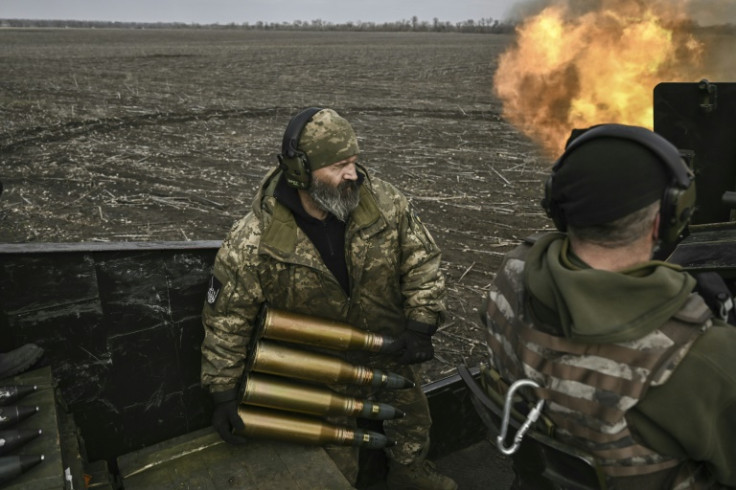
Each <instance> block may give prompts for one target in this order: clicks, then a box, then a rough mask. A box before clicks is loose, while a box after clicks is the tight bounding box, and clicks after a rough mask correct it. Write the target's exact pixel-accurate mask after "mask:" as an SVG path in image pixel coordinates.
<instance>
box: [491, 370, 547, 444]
mask: <svg viewBox="0 0 736 490" xmlns="http://www.w3.org/2000/svg"><path fill="white" fill-rule="evenodd" d="M523 386H533V387H534V388H540V386H539V384H538V383H537V382H536V381H533V380H531V379H520V380H517V381H515V382H514V383H513V384H512V385H511V387H510V388H509V391H508V393H506V401H505V402H504V406H503V422H502V423H501V433H500V434H499V436H498V437H496V447H497V448H498V450H499V451H501V452H502V453H503V454H505V455H507V456H510V455H512V454H514V453H515V452H516V451H517V450H518V449H519V445H520V444H521V440H522V439H523V438H524V434H526V432H527V431H528V430H529V427H531V426H532V424H533V423H534V422H536V421H537V419H538V418H539V416H540V415H541V413H542V406H543V405H544V400H539V401H538V402H537V404H536V405H535V406H534V408H533V409H531V410H530V411H529V414H528V415H527V416H526V420H525V421H524V423H523V424H522V425H521V427H519V430H518V431H517V432H516V435H515V436H514V442H513V444H511V446H510V447H506V446H505V445H504V439H506V432H507V431H508V428H509V417H510V415H511V406H512V405H513V403H514V402H513V397H514V392H515V391H516V390H518V389H519V388H521V387H523Z"/></svg>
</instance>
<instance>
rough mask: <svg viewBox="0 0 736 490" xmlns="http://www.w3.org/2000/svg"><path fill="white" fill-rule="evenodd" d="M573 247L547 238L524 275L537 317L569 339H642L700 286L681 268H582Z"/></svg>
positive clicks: (531, 256)
mask: <svg viewBox="0 0 736 490" xmlns="http://www.w3.org/2000/svg"><path fill="white" fill-rule="evenodd" d="M568 246H569V242H568V240H567V238H566V237H565V236H564V235H562V234H557V233H553V234H550V235H546V236H544V237H543V238H541V239H540V240H538V241H537V242H536V243H535V244H534V246H533V247H532V248H531V250H530V251H529V255H528V257H527V264H526V267H525V274H524V282H525V286H526V288H527V291H528V292H529V297H530V298H529V301H530V307H531V312H532V314H533V315H534V316H535V317H536V319H537V320H540V321H541V322H543V323H544V324H546V325H549V326H550V327H551V328H553V329H554V330H557V331H560V332H561V333H563V334H564V335H565V336H566V337H568V338H573V339H576V340H578V341H581V342H591V343H593V342H594V343H609V342H624V341H627V340H631V339H635V338H639V337H641V336H643V335H645V334H647V333H649V332H651V331H653V330H654V329H656V328H659V327H660V326H661V325H662V324H663V323H664V322H665V321H667V320H668V319H669V318H670V317H671V316H672V315H674V314H675V313H676V312H677V311H678V310H679V309H680V307H681V306H682V305H683V304H684V303H685V301H686V300H687V298H688V296H689V295H690V293H691V292H692V290H693V288H694V286H695V279H694V278H693V277H692V276H690V275H689V274H683V273H682V271H681V269H680V268H679V267H678V266H675V265H672V264H666V263H664V262H659V261H651V262H647V263H645V264H642V265H640V266H637V267H633V268H630V269H626V270H624V271H621V272H609V271H602V270H597V269H592V268H589V267H585V266H578V265H576V264H575V261H574V259H573V260H571V257H572V255H571V252H570V251H569V249H568ZM616 298H620V299H621V301H612V300H615V299H616Z"/></svg>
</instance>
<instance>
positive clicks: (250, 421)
mask: <svg viewBox="0 0 736 490" xmlns="http://www.w3.org/2000/svg"><path fill="white" fill-rule="evenodd" d="M238 416H239V417H240V419H241V420H242V421H243V424H244V425H245V429H244V430H242V431H237V432H236V433H237V434H239V435H243V436H245V437H253V438H258V439H274V440H278V441H288V442H297V443H300V444H309V445H327V444H330V445H338V446H362V447H370V448H383V447H388V446H389V445H391V444H392V442H390V441H389V440H388V439H387V438H386V436H384V435H383V434H379V433H377V432H370V431H362V430H361V431H357V430H353V429H350V428H347V427H340V426H336V425H332V424H328V423H327V422H324V421H323V420H321V419H318V418H314V417H307V416H304V415H297V414H293V413H287V412H280V411H277V410H269V409H264V408H259V407H253V406H250V405H240V407H238Z"/></svg>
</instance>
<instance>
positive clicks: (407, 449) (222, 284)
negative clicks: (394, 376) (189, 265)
mask: <svg viewBox="0 0 736 490" xmlns="http://www.w3.org/2000/svg"><path fill="white" fill-rule="evenodd" d="M358 156H359V151H358V141H357V138H356V136H355V133H354V131H353V128H352V127H351V125H350V123H349V122H348V121H347V120H346V119H344V118H343V117H341V116H340V115H338V114H337V113H336V112H335V111H334V110H331V109H321V108H310V109H306V110H305V111H302V112H301V113H299V114H297V115H296V116H295V117H294V118H293V119H292V120H291V121H290V123H289V125H288V126H287V129H286V132H285V134H284V140H283V145H282V153H281V154H280V155H279V162H280V163H279V166H278V167H277V168H275V169H273V170H272V171H270V172H269V173H268V174H267V175H266V176H265V178H264V179H263V181H262V183H261V185H260V189H259V191H258V193H257V195H256V197H255V199H254V200H253V205H252V210H251V212H250V213H248V215H247V216H245V217H244V218H243V219H241V220H240V221H238V222H237V223H236V224H235V226H234V227H233V228H232V230H231V231H230V233H229V234H228V236H227V237H226V238H225V240H224V241H223V244H222V247H221V249H220V250H219V252H218V254H217V258H216V261H215V266H214V274H213V277H212V283H211V285H210V294H209V295H208V298H207V302H206V304H205V307H204V311H203V323H204V328H205V338H204V342H203V344H202V355H203V358H202V383H203V384H204V385H205V386H206V387H208V388H209V390H210V393H211V394H212V398H213V400H214V402H215V409H214V415H213V425H214V427H215V428H216V429H217V431H218V432H219V433H220V435H221V436H222V437H223V439H225V440H227V441H229V442H233V443H247V441H246V440H245V439H244V438H242V437H240V436H238V435H233V434H232V429H233V428H234V427H238V425H239V424H240V423H241V422H240V419H239V418H238V417H237V413H236V408H237V404H238V400H236V396H237V395H236V388H237V386H238V384H239V383H240V382H241V381H242V377H243V375H244V368H245V366H246V356H247V349H248V343H249V341H250V338H251V335H252V332H253V328H254V322H255V321H256V317H257V315H258V312H259V309H260V308H261V306H262V305H263V304H268V305H269V306H272V307H274V308H277V309H280V310H285V311H289V312H293V313H298V314H303V315H312V316H315V317H322V318H328V319H332V320H337V321H341V322H345V323H348V324H350V325H352V326H353V327H357V328H360V329H364V330H366V331H369V332H373V333H376V334H380V335H385V336H389V337H392V338H396V339H399V342H398V343H397V344H396V345H398V346H400V347H401V348H400V349H399V350H398V352H395V353H392V354H391V355H387V354H371V355H369V354H367V353H364V352H348V353H346V354H345V355H346V356H347V360H349V361H351V362H353V363H360V364H362V365H368V366H371V367H376V368H380V369H385V370H388V371H391V372H395V373H398V374H400V375H402V376H404V377H406V378H409V379H411V380H413V381H414V382H415V383H416V387H415V388H410V389H404V390H394V391H378V392H375V393H373V392H370V393H363V396H366V397H371V398H372V399H375V400H378V401H383V402H386V403H390V404H392V405H393V406H395V407H396V408H398V409H399V410H402V411H403V412H405V413H406V416H405V417H403V418H401V419H395V420H390V421H385V422H384V427H383V429H384V431H385V433H386V435H387V436H388V437H390V438H391V439H392V440H395V441H397V445H396V446H394V447H391V448H388V449H386V451H387V457H388V462H389V471H388V477H387V483H388V486H389V488H422V489H433V488H437V489H445V488H456V485H455V484H454V482H453V481H452V480H451V479H449V478H447V477H445V476H443V475H440V474H438V473H437V472H436V471H435V470H434V469H433V466H432V464H431V463H430V462H429V461H428V460H426V454H427V450H428V445H429V428H430V424H431V420H430V415H429V410H428V405H427V400H426V398H425V396H424V394H423V392H422V390H421V383H420V382H419V381H420V380H419V377H418V373H417V365H418V363H421V362H425V361H428V360H430V359H432V358H433V356H434V351H433V346H432V335H433V334H434V333H435V332H436V331H437V328H438V327H439V325H440V323H441V322H442V320H443V318H444V309H445V306H444V296H445V283H444V278H443V275H442V274H441V272H440V267H439V266H440V250H439V249H438V247H437V245H436V243H435V241H434V240H433V238H432V237H431V235H430V234H429V232H428V231H427V229H426V228H425V227H424V225H423V224H422V223H421V222H420V221H419V219H418V218H417V216H416V215H415V213H414V211H413V210H412V207H411V206H410V204H409V202H408V201H407V199H406V197H405V196H404V195H403V194H402V193H401V192H400V191H399V190H397V189H396V188H395V187H394V186H393V185H391V184H389V183H387V182H384V181H381V180H379V179H377V178H375V177H370V176H369V175H368V172H367V171H366V169H365V168H363V167H362V166H360V165H359V164H358ZM366 389H367V388H366ZM328 452H330V454H331V455H332V456H333V459H335V460H336V462H337V463H338V466H339V467H340V468H341V469H342V471H343V473H344V474H345V475H346V477H348V479H349V480H350V481H351V482H354V480H355V477H356V475H357V469H358V467H357V461H356V459H355V458H354V457H350V458H347V462H346V458H344V454H341V453H344V450H343V449H342V448H328ZM350 452H351V453H354V452H355V450H354V449H353V448H350ZM353 456H354V454H353Z"/></svg>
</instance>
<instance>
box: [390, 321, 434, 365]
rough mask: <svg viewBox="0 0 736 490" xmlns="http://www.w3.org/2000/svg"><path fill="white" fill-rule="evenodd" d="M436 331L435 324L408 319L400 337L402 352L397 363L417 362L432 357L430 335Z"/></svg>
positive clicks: (432, 350) (432, 349)
mask: <svg viewBox="0 0 736 490" xmlns="http://www.w3.org/2000/svg"><path fill="white" fill-rule="evenodd" d="M436 331H437V327H436V326H435V325H429V324H427V323H420V322H415V321H413V320H410V321H409V322H408V323H407V325H406V330H404V333H403V334H402V336H401V339H400V343H401V344H402V345H403V348H404V352H403V354H402V355H401V357H400V358H399V363H400V364H417V363H420V362H424V361H429V360H430V359H432V358H433V357H434V348H433V347H432V335H433V334H434V333H435V332H436Z"/></svg>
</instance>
